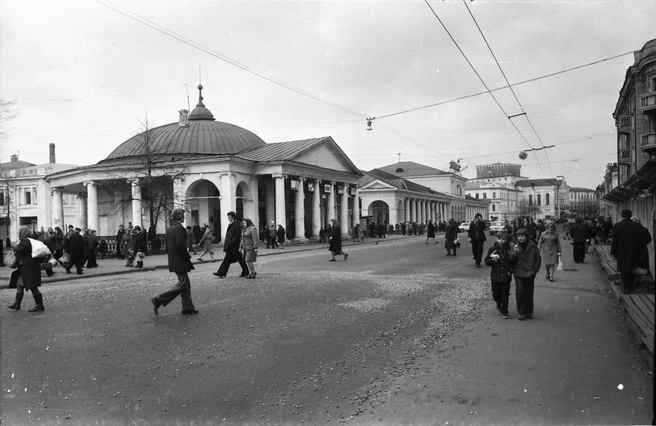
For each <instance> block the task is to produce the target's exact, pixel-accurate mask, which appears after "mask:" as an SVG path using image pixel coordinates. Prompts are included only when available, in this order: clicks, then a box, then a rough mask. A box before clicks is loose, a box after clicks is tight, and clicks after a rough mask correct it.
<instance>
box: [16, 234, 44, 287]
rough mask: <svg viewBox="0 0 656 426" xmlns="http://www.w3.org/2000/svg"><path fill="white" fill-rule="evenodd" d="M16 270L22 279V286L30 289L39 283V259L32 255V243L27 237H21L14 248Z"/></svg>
mask: <svg viewBox="0 0 656 426" xmlns="http://www.w3.org/2000/svg"><path fill="white" fill-rule="evenodd" d="M14 251H15V253H16V261H17V262H18V270H19V271H20V276H21V278H22V279H23V287H25V288H27V289H30V288H36V287H39V286H40V285H41V260H40V259H39V258H33V257H32V243H30V240H29V239H27V238H23V239H21V240H20V241H19V242H18V244H17V245H16V247H15V248H14Z"/></svg>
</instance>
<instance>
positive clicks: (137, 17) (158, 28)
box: [93, 0, 365, 117]
mask: <svg viewBox="0 0 656 426" xmlns="http://www.w3.org/2000/svg"><path fill="white" fill-rule="evenodd" d="M93 1H95V2H96V3H98V4H100V5H102V6H105V7H107V8H109V9H111V10H113V11H115V12H117V13H120V14H121V15H123V16H126V17H128V18H130V19H132V20H135V21H137V22H139V23H140V24H143V25H146V26H148V27H150V28H152V29H154V30H156V31H159V32H160V33H162V34H164V35H167V36H169V37H172V38H174V39H176V40H178V41H180V42H182V43H184V44H187V45H189V46H191V47H193V48H194V49H198V50H200V51H202V52H205V53H207V54H208V55H210V56H213V57H215V58H217V59H220V60H221V61H224V62H227V63H229V64H230V65H233V66H235V67H237V68H240V69H242V70H244V71H246V72H248V73H251V74H253V75H256V76H258V77H260V78H263V79H265V80H267V81H270V82H271V83H274V84H277V85H279V86H282V87H284V88H286V89H289V90H292V91H294V92H296V93H298V94H300V95H303V96H306V97H308V98H310V99H313V100H316V101H319V102H321V103H322V104H326V105H330V106H332V107H334V108H337V109H340V110H342V111H345V112H348V113H350V114H353V115H357V116H359V117H362V116H364V115H365V114H364V113H362V112H360V111H355V110H353V109H350V108H348V107H345V106H342V105H339V104H337V103H335V102H331V101H328V100H326V99H324V97H323V96H319V95H316V94H313V93H310V92H308V91H305V90H303V89H299V88H298V87H294V86H292V85H290V84H288V83H285V82H283V81H281V80H278V79H276V78H273V77H269V76H267V75H266V74H264V73H262V72H260V71H257V70H255V69H253V68H250V67H249V66H247V65H244V64H241V63H239V62H237V61H235V60H234V59H231V58H228V57H227V56H224V55H222V54H220V53H218V52H215V51H214V50H212V49H210V48H208V47H205V46H203V45H201V44H199V43H196V42H194V41H193V40H190V39H188V38H186V37H184V36H182V35H180V34H178V33H176V32H174V31H172V30H169V29H167V28H165V27H162V26H161V25H159V24H157V23H155V22H152V21H150V20H148V19H146V18H144V17H142V16H140V15H137V14H136V13H134V12H130V11H129V10H127V9H125V8H123V7H121V6H118V5H116V4H114V3H112V2H110V1H108V0H93Z"/></svg>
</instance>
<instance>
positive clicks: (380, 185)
mask: <svg viewBox="0 0 656 426" xmlns="http://www.w3.org/2000/svg"><path fill="white" fill-rule="evenodd" d="M376 189H380V190H390V189H398V188H397V187H395V186H394V185H390V184H389V183H385V182H383V181H380V180H377V179H376V180H373V181H371V182H369V183H368V184H366V185H364V186H363V187H362V188H360V191H372V190H376Z"/></svg>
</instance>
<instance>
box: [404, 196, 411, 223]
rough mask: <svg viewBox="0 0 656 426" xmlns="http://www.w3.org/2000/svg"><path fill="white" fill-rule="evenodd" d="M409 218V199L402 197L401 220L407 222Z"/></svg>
mask: <svg viewBox="0 0 656 426" xmlns="http://www.w3.org/2000/svg"><path fill="white" fill-rule="evenodd" d="M409 220H410V199H409V198H404V199H403V222H408V221H409Z"/></svg>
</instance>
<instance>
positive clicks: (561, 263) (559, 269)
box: [556, 256, 563, 271]
mask: <svg viewBox="0 0 656 426" xmlns="http://www.w3.org/2000/svg"><path fill="white" fill-rule="evenodd" d="M562 270H563V259H561V258H560V256H558V266H557V267H556V271H562Z"/></svg>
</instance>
